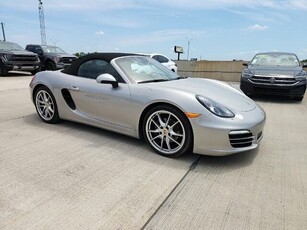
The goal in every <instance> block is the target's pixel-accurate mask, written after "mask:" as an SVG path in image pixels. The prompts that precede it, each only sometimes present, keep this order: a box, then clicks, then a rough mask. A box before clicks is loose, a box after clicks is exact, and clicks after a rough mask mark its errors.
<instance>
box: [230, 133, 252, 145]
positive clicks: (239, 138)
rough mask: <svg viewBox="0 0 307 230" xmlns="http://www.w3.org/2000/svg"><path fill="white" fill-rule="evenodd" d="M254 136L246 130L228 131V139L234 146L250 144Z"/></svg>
mask: <svg viewBox="0 0 307 230" xmlns="http://www.w3.org/2000/svg"><path fill="white" fill-rule="evenodd" d="M254 140H255V137H254V136H253V134H252V133H251V132H250V131H248V130H238V131H231V132H229V141H230V144H231V146H232V147H234V148H244V147H248V146H251V145H252V144H253V141H254Z"/></svg>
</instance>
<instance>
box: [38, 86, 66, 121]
mask: <svg viewBox="0 0 307 230" xmlns="http://www.w3.org/2000/svg"><path fill="white" fill-rule="evenodd" d="M34 102H35V108H36V111H37V114H38V115H39V117H40V118H41V119H42V120H43V121H44V122H46V123H51V124H54V123H57V122H59V120H60V117H59V113H58V108H57V104H56V101H55V98H54V96H53V94H52V93H51V91H50V90H49V89H48V88H47V87H45V86H41V87H39V88H38V89H37V90H36V92H35V94H34Z"/></svg>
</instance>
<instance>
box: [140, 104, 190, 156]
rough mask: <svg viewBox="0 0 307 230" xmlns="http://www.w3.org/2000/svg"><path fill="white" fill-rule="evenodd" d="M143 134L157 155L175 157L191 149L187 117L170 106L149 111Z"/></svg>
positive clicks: (145, 119) (162, 106)
mask: <svg viewBox="0 0 307 230" xmlns="http://www.w3.org/2000/svg"><path fill="white" fill-rule="evenodd" d="M143 134H144V137H145V140H146V142H147V143H148V144H149V146H150V147H151V148H152V149H153V150H155V151H156V152H157V153H158V154H160V155H163V156H167V157H177V156H179V155H181V154H184V153H186V152H187V151H189V150H190V149H191V147H192V142H193V133H192V128H191V125H190V123H189V120H188V119H187V117H186V116H185V115H184V114H183V113H182V112H180V111H179V110H178V109H175V108H173V107H171V106H166V105H161V106H157V107H155V108H153V109H151V110H150V111H149V112H148V113H147V114H146V116H145V118H144V124H143Z"/></svg>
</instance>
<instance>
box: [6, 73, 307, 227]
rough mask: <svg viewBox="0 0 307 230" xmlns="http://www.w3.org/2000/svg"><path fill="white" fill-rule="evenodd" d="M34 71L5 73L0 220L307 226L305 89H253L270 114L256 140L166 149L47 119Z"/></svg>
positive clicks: (34, 224)
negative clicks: (199, 150) (232, 149)
mask: <svg viewBox="0 0 307 230" xmlns="http://www.w3.org/2000/svg"><path fill="white" fill-rule="evenodd" d="M30 79H31V76H30V75H22V74H11V75H10V76H9V77H0V105H1V107H0V111H1V112H0V172H1V173H0V229H10V230H11V229H142V228H143V229H307V141H306V140H307V118H306V117H307V96H306V97H305V99H304V100H303V101H302V102H294V101H291V100H287V99H282V100H280V99H277V98H271V97H267V98H255V100H256V101H257V103H258V104H259V105H260V106H261V107H262V108H263V109H264V110H265V111H266V114H267V122H266V127H265V132H264V138H263V140H262V143H261V146H260V148H258V149H257V150H254V151H251V152H246V153H242V154H236V155H232V156H227V157H208V156H200V155H194V154H190V155H185V156H182V157H180V158H178V159H168V158H165V157H162V156H159V155H156V154H154V152H153V151H152V150H150V149H149V148H148V147H147V146H146V144H145V143H143V142H142V141H139V140H136V139H133V138H130V137H126V136H122V135H119V134H115V133H112V132H108V131H104V130H101V129H97V128H93V127H89V126H85V125H80V124H76V123H73V122H67V121H63V122H61V123H60V124H57V125H48V124H46V123H43V122H42V121H41V120H40V118H39V117H38V115H37V114H36V111H35V108H34V106H33V104H32V102H31V100H30V96H29V89H28V84H29V82H30ZM234 85H235V86H236V87H237V86H238V84H235V83H234Z"/></svg>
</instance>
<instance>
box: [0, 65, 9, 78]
mask: <svg viewBox="0 0 307 230" xmlns="http://www.w3.org/2000/svg"><path fill="white" fill-rule="evenodd" d="M6 75H8V70H7V69H6V68H5V66H4V64H3V63H1V62H0V76H6Z"/></svg>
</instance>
